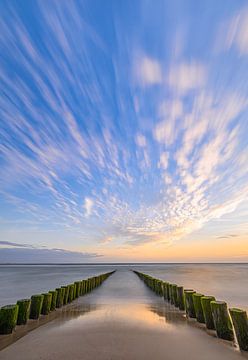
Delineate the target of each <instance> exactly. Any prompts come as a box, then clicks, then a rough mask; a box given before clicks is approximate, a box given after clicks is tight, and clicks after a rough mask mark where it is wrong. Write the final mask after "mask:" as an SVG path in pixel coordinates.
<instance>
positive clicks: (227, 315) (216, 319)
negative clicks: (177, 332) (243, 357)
mask: <svg viewBox="0 0 248 360" xmlns="http://www.w3.org/2000/svg"><path fill="white" fill-rule="evenodd" d="M133 272H134V273H135V274H136V275H138V277H139V278H140V279H141V280H142V281H144V283H145V284H146V285H147V286H148V287H149V288H150V289H151V290H152V291H154V292H155V293H156V294H157V295H159V296H163V297H164V299H165V301H167V302H169V303H171V304H173V305H174V306H175V307H176V308H178V309H179V310H181V311H184V312H185V313H186V316H187V317H188V318H191V319H195V320H196V321H197V322H199V323H201V324H204V325H205V326H206V328H207V329H209V330H214V331H215V332H216V335H217V337H219V338H221V339H225V340H228V341H233V340H234V339H235V338H236V339H237V343H238V345H239V348H240V350H243V351H248V318H247V313H246V311H244V310H240V309H236V308H232V309H228V307H227V303H226V302H224V301H216V299H215V298H214V297H213V296H205V295H203V294H199V293H197V292H196V291H195V290H193V289H184V288H183V286H178V285H176V284H172V283H169V282H167V281H162V280H160V279H156V278H154V277H152V276H150V275H147V274H144V273H141V272H139V271H135V270H133Z"/></svg>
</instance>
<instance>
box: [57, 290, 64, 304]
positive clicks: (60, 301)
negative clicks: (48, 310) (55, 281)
mask: <svg viewBox="0 0 248 360" xmlns="http://www.w3.org/2000/svg"><path fill="white" fill-rule="evenodd" d="M56 291H57V301H56V308H61V306H63V301H64V299H63V298H64V290H63V289H62V288H57V289H56Z"/></svg>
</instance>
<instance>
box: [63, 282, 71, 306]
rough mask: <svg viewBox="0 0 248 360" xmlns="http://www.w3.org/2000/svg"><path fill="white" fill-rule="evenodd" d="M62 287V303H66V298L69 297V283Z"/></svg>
mask: <svg viewBox="0 0 248 360" xmlns="http://www.w3.org/2000/svg"><path fill="white" fill-rule="evenodd" d="M62 288H63V289H65V295H64V301H63V304H64V305H66V304H67V303H68V298H69V285H65V286H62Z"/></svg>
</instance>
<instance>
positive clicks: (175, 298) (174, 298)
mask: <svg viewBox="0 0 248 360" xmlns="http://www.w3.org/2000/svg"><path fill="white" fill-rule="evenodd" d="M171 289H172V298H173V304H174V305H175V306H176V307H178V299H177V285H176V284H172V285H171Z"/></svg>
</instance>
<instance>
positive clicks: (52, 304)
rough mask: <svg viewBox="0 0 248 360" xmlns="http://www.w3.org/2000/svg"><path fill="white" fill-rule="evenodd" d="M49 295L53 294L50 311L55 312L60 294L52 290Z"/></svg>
mask: <svg viewBox="0 0 248 360" xmlns="http://www.w3.org/2000/svg"><path fill="white" fill-rule="evenodd" d="M49 293H50V294H52V301H51V308H50V310H51V311H54V310H55V309H56V303H57V296H58V292H57V290H50V291H49Z"/></svg>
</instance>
